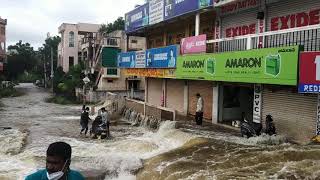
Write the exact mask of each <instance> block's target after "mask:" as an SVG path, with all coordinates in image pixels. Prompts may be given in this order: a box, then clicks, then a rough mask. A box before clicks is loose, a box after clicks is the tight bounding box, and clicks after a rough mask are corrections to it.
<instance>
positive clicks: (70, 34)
mask: <svg viewBox="0 0 320 180" xmlns="http://www.w3.org/2000/svg"><path fill="white" fill-rule="evenodd" d="M69 47H74V32H73V31H70V32H69Z"/></svg>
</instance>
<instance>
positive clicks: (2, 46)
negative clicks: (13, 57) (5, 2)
mask: <svg viewBox="0 0 320 180" xmlns="http://www.w3.org/2000/svg"><path fill="white" fill-rule="evenodd" d="M6 25H7V19H2V18H1V17H0V73H1V72H3V71H4V63H6V62H7V56H6Z"/></svg>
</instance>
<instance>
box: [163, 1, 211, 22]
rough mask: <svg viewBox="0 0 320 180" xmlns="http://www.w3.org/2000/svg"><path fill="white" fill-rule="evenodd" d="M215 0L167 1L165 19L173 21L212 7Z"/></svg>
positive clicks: (165, 2)
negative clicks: (175, 18) (178, 17)
mask: <svg viewBox="0 0 320 180" xmlns="http://www.w3.org/2000/svg"><path fill="white" fill-rule="evenodd" d="M212 4H213V0H165V1H164V19H165V20H167V19H171V18H174V17H177V16H181V15H183V14H186V13H189V12H193V11H196V10H198V9H202V8H206V7H208V6H212Z"/></svg>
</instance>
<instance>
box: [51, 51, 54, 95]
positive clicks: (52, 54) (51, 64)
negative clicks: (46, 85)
mask: <svg viewBox="0 0 320 180" xmlns="http://www.w3.org/2000/svg"><path fill="white" fill-rule="evenodd" d="M50 77H51V83H52V84H51V88H52V93H53V77H54V75H53V48H52V47H51V76H50Z"/></svg>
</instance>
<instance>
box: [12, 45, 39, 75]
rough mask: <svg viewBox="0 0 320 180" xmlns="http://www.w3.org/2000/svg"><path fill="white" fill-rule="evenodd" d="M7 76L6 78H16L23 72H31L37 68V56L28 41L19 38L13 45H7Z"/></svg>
mask: <svg viewBox="0 0 320 180" xmlns="http://www.w3.org/2000/svg"><path fill="white" fill-rule="evenodd" d="M8 52H12V53H11V54H9V55H8V66H7V76H8V79H11V80H16V79H17V78H18V76H19V75H22V74H23V73H24V72H33V71H35V70H36V69H37V66H36V64H37V62H38V59H37V56H36V52H35V51H34V50H33V47H31V46H30V44H29V43H23V42H22V41H21V40H20V41H19V42H18V43H16V44H15V45H11V46H8Z"/></svg>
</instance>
